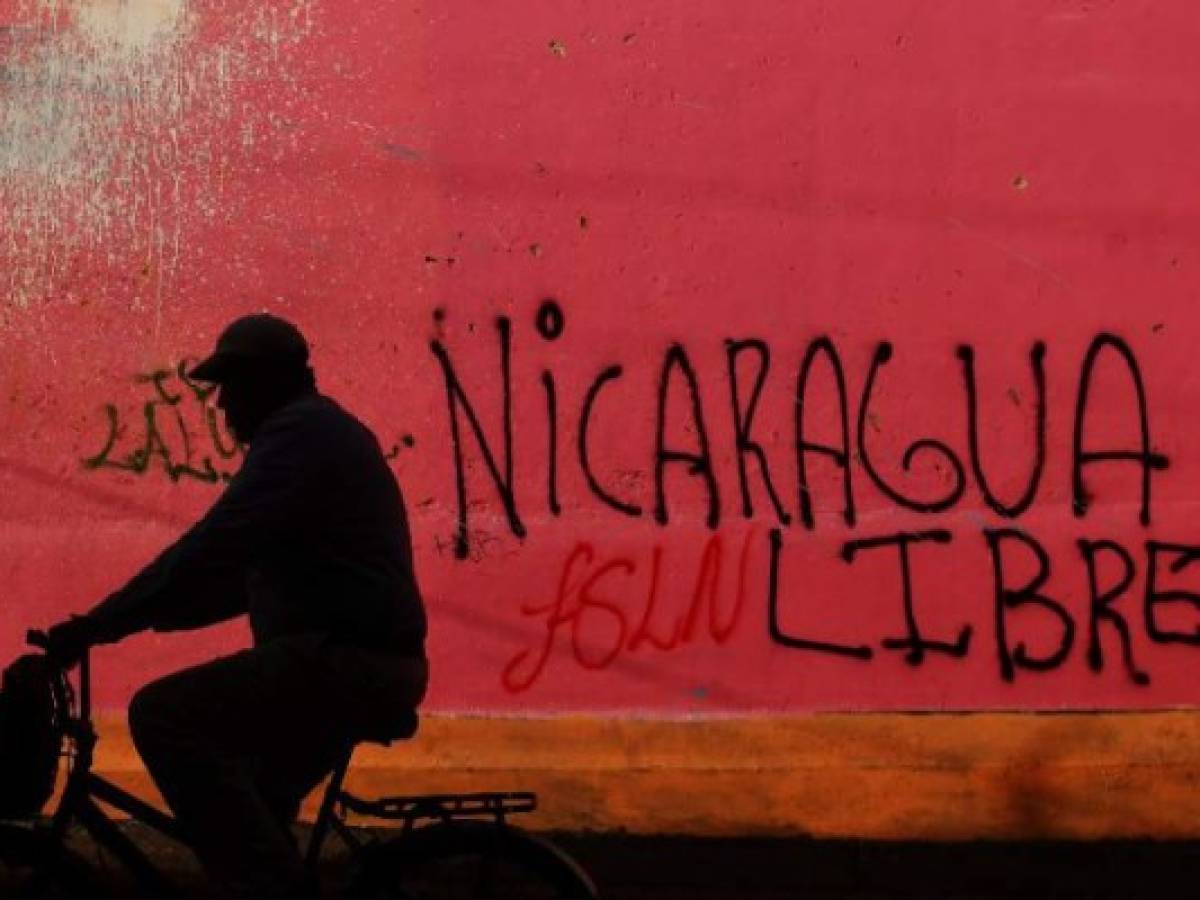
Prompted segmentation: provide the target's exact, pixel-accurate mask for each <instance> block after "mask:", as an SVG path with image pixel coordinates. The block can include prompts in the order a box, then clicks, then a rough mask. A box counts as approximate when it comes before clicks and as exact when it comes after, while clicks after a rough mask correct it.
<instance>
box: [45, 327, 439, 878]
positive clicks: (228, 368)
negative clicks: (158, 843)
mask: <svg viewBox="0 0 1200 900" xmlns="http://www.w3.org/2000/svg"><path fill="white" fill-rule="evenodd" d="M189 376H190V377H191V378H193V379H196V380H199V381H207V382H213V383H215V384H217V385H218V386H219V393H218V399H217V405H218V407H219V408H220V409H221V410H222V412H223V413H224V415H225V421H226V424H227V425H228V427H229V429H230V430H231V431H232V433H233V435H234V437H236V438H237V439H238V440H239V441H240V442H242V443H245V444H247V445H248V450H247V453H246V457H245V461H244V463H243V465H242V467H241V470H240V471H239V472H238V473H237V474H236V475H235V476H234V478H233V479H232V480H231V481H230V483H229V485H228V487H227V488H226V490H225V491H224V493H223V494H222V496H221V497H220V499H218V500H217V502H216V503H215V504H214V505H213V506H212V508H211V509H209V511H208V512H207V513H206V514H205V515H204V516H203V517H202V518H201V519H200V520H199V521H198V522H197V523H196V524H195V525H193V526H192V527H191V528H190V529H189V530H188V531H187V532H186V533H185V534H184V535H183V536H182V537H181V538H180V539H179V540H178V541H176V542H175V543H174V544H172V545H171V546H170V547H168V548H167V549H166V550H165V551H163V553H162V554H160V555H159V557H158V558H157V559H155V560H154V561H153V562H152V563H150V564H149V565H148V566H146V568H145V569H143V570H142V571H141V572H140V573H139V574H137V575H136V576H135V577H134V578H133V579H131V580H130V581H129V582H128V583H127V584H126V585H125V586H124V587H123V588H121V589H120V590H118V591H116V592H115V593H113V594H111V595H110V596H109V597H108V598H107V599H105V600H104V601H103V602H101V603H100V604H99V605H97V606H96V607H94V608H93V609H92V610H90V611H89V612H88V613H87V614H85V615H82V616H76V617H72V618H70V619H68V620H67V621H65V622H62V623H60V624H58V625H56V626H54V627H53V628H51V629H50V631H49V651H50V653H51V655H52V656H54V657H56V658H57V659H59V660H60V661H62V662H64V663H66V664H68V665H69V664H73V663H74V662H75V661H76V660H78V659H79V658H80V656H81V655H82V653H83V652H84V650H85V649H86V648H87V647H89V646H91V645H94V644H106V643H113V642H116V641H119V640H121V639H122V638H124V637H126V636H128V635H130V634H134V633H136V632H139V631H143V630H146V629H154V630H155V631H180V630H186V629H193V628H201V627H203V626H205V625H211V624H214V623H217V622H221V621H225V620H227V619H230V618H233V617H234V616H237V615H240V614H242V613H248V614H249V618H250V626H251V631H252V633H253V637H254V646H253V647H252V648H250V649H246V650H242V651H240V652H237V653H234V654H232V655H229V656H224V657H221V658H218V659H215V660H213V661H211V662H207V663H204V664H201V665H197V666H193V667H191V668H187V669H184V670H182V671H179V672H176V673H174V674H172V675H168V676H167V677H165V678H162V679H160V680H158V681H155V682H153V683H151V684H148V685H146V686H145V687H143V688H142V689H141V690H140V691H138V692H137V694H136V695H135V696H134V697H133V699H132V701H131V702H130V705H129V726H130V731H131V733H132V736H133V740H134V744H135V745H136V747H137V749H138V752H139V753H140V754H141V756H142V758H143V760H144V761H145V763H146V767H147V768H148V770H149V771H150V774H151V776H152V777H153V778H154V781H155V783H156V784H157V786H158V788H159V790H160V791H161V792H162V795H163V797H164V798H165V799H166V801H167V803H168V804H169V805H170V807H171V809H172V810H173V811H174V813H175V814H176V816H177V818H178V820H179V822H180V824H181V826H182V827H183V829H184V830H185V833H186V834H187V835H188V837H189V839H190V841H191V843H192V845H193V846H194V847H195V849H196V852H197V854H198V856H199V857H200V860H201V862H202V863H203V864H204V865H205V867H206V869H207V870H208V871H209V872H210V873H211V874H212V875H213V876H214V878H215V879H217V880H218V881H220V882H221V883H222V884H223V885H224V886H225V888H226V890H227V891H228V892H229V895H230V896H231V897H237V898H251V897H252V898H255V900H276V898H278V900H292V898H308V897H312V896H315V894H314V893H313V891H314V890H315V888H314V887H313V886H312V885H309V884H306V882H305V876H304V868H303V865H302V862H301V859H300V855H299V852H298V850H297V848H296V845H295V843H294V840H293V837H292V833H291V824H292V822H293V820H294V819H295V816H296V813H297V811H298V809H299V804H300V801H301V800H302V799H303V798H304V796H305V795H306V794H307V793H308V792H309V791H310V790H311V789H312V788H313V787H315V786H316V785H317V784H318V783H319V782H320V781H321V779H322V778H323V777H324V776H325V775H326V774H328V773H329V772H330V771H331V770H332V769H333V768H334V766H335V765H336V764H337V762H338V759H339V758H340V756H341V755H342V754H343V753H344V752H345V750H346V748H347V747H348V746H349V745H351V744H353V743H354V742H356V741H358V740H362V739H375V740H387V739H389V738H393V737H399V736H403V735H404V734H405V733H406V731H407V730H408V729H409V728H410V727H411V722H412V712H413V710H414V709H415V708H416V706H417V705H418V704H419V703H420V701H421V699H422V698H423V697H424V694H425V687H426V683H427V678H428V666H427V663H426V657H425V634H426V621H425V611H424V605H423V603H422V600H421V595H420V591H419V589H418V587H417V582H416V578H415V575H414V571H413V559H412V546H411V539H410V536H409V530H408V521H407V517H406V514H405V510H404V503H403V499H402V497H401V494H400V490H399V487H398V485H397V484H396V480H395V478H394V476H393V475H392V472H391V470H390V469H389V468H388V465H387V462H386V461H385V459H384V457H383V454H382V453H381V451H380V448H379V444H378V442H377V441H376V440H375V438H374V436H373V435H372V434H371V433H370V431H368V429H367V428H366V427H365V426H364V425H363V424H362V423H360V422H359V421H358V420H357V419H356V418H355V417H354V416H352V415H350V414H349V413H347V412H346V411H345V410H343V409H342V408H341V407H340V406H338V405H337V404H336V403H335V402H334V401H333V400H331V399H329V398H327V397H325V396H323V395H321V394H320V393H318V392H317V389H316V381H315V378H314V375H313V371H312V369H311V368H310V367H309V364H308V345H307V343H306V342H305V340H304V338H303V336H302V335H301V334H300V332H299V331H298V330H297V329H296V328H295V326H293V325H292V324H290V323H289V322H286V321H284V320H283V319H280V318H278V317H275V316H271V315H267V314H261V315H252V316H246V317H243V318H241V319H238V320H236V321H235V322H233V323H232V324H231V325H229V326H228V327H227V328H226V329H225V331H223V332H222V334H221V335H220V337H219V338H218V340H217V345H216V350H215V351H214V352H213V354H212V355H211V356H210V357H209V358H208V359H206V360H204V361H203V362H201V363H200V364H199V365H198V366H196V367H195V368H194V369H192V371H191V372H190V373H189Z"/></svg>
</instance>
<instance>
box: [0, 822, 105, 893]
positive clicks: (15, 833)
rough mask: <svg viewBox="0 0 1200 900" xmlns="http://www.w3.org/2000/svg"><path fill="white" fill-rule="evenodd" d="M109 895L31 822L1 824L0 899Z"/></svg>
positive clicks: (81, 863)
mask: <svg viewBox="0 0 1200 900" xmlns="http://www.w3.org/2000/svg"><path fill="white" fill-rule="evenodd" d="M107 896H108V893H107V891H105V890H104V889H103V888H102V887H101V886H100V885H99V884H97V883H96V882H95V879H94V878H93V877H92V874H91V872H90V870H89V869H88V867H87V864H86V863H84V861H83V860H82V859H80V858H79V856H78V855H76V854H75V853H73V852H72V851H70V850H68V849H67V848H66V847H61V846H58V847H56V846H55V844H54V842H53V841H52V840H50V838H49V835H48V834H47V833H46V832H45V831H43V830H41V829H39V828H37V827H36V826H35V825H33V824H32V823H28V824H26V823H23V822H6V823H0V897H12V898H14V900H16V898H19V900H100V898H104V897H107Z"/></svg>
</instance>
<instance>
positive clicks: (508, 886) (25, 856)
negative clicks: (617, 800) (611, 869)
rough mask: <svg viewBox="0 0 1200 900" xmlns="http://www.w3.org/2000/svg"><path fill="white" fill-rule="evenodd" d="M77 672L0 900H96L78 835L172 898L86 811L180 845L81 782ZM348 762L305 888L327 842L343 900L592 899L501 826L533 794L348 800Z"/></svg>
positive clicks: (119, 798) (152, 820)
mask: <svg viewBox="0 0 1200 900" xmlns="http://www.w3.org/2000/svg"><path fill="white" fill-rule="evenodd" d="M27 639H28V642H29V643H30V644H31V645H32V646H35V647H40V648H42V649H45V646H46V639H45V635H44V634H42V633H41V632H35V631H31V632H29V634H28V635H27ZM78 671H79V674H78V693H76V691H75V690H74V689H73V687H72V685H71V681H70V678H69V677H68V674H67V672H65V671H63V670H61V669H60V670H58V671H57V673H56V676H55V685H54V692H55V701H56V704H57V705H58V707H59V708H60V709H61V710H63V711H64V716H63V742H62V749H61V751H60V753H61V755H62V756H65V757H66V758H67V760H68V762H67V765H68V770H67V777H66V780H65V785H64V787H63V790H62V794H61V799H60V801H59V805H58V807H57V809H55V811H54V812H53V814H52V815H50V816H48V817H41V818H39V819H37V820H33V821H27V820H21V821H11V820H10V821H7V822H0V896H4V897H24V898H37V900H60V898H72V900H75V898H88V900H94V898H101V897H105V896H107V892H106V888H105V886H104V885H103V884H102V883H101V882H100V881H99V879H98V873H97V872H95V871H94V870H93V869H92V867H90V866H89V865H88V864H87V863H86V862H85V861H84V859H83V858H82V857H81V856H80V855H79V854H77V853H75V852H74V851H73V850H71V849H70V848H69V847H68V846H67V838H68V833H69V832H70V830H71V829H72V827H73V826H74V825H76V824H77V825H79V826H82V828H83V830H84V831H85V832H86V833H87V834H88V835H90V837H91V838H92V839H93V840H94V841H95V842H96V843H97V845H99V846H101V847H104V848H106V849H107V850H108V851H110V852H111V853H112V855H113V856H114V857H115V858H116V860H117V861H118V862H119V863H121V864H122V865H123V867H124V869H125V870H126V871H127V872H128V873H129V874H131V875H132V876H133V878H134V881H135V885H136V887H137V888H138V890H139V891H140V892H141V893H142V894H143V895H144V896H146V897H152V898H154V900H169V898H176V897H181V896H183V894H182V892H181V890H180V889H179V887H178V886H177V885H173V884H172V883H171V880H170V879H169V878H168V876H167V875H165V874H164V873H163V872H161V871H160V870H159V869H158V868H157V867H156V866H155V864H154V863H153V862H152V861H151V859H150V857H149V856H148V855H147V854H146V853H145V852H143V850H142V849H141V848H139V847H138V845H137V843H136V842H135V841H134V840H133V839H131V838H130V837H129V836H128V835H126V834H124V833H123V832H122V831H121V829H120V828H119V827H118V826H117V824H116V823H115V822H114V821H113V819H111V818H110V817H109V816H108V815H107V814H106V813H105V812H104V810H103V809H101V807H100V806H99V805H98V804H97V802H96V801H101V802H103V803H104V804H106V805H108V806H111V807H113V808H115V809H117V810H120V811H122V812H124V813H126V814H127V815H128V816H130V817H131V819H133V820H135V821H137V822H140V823H142V824H144V825H146V826H148V827H149V828H151V829H152V830H153V831H156V832H158V833H160V834H163V835H166V836H167V837H169V838H171V839H173V840H174V841H177V842H179V843H181V844H183V845H185V846H186V844H187V840H186V837H185V836H184V835H183V834H181V832H180V829H179V826H178V823H177V822H176V821H175V820H174V819H173V818H172V817H171V816H170V815H168V814H166V813H163V812H161V811H159V810H158V809H156V808H155V807H153V806H151V805H150V804H149V803H147V802H145V801H144V800H141V799H140V798H138V797H136V796H134V795H133V794H131V793H129V792H127V791H125V790H123V789H122V788H120V787H118V786H117V785H115V784H113V783H112V782H111V781H108V780H107V779H105V778H103V777H102V776H100V775H97V774H96V773H94V772H92V771H91V768H92V761H93V755H94V750H95V746H96V743H97V741H98V736H97V734H96V730H95V727H94V726H93V724H92V718H91V666H90V659H89V656H88V654H86V653H85V654H84V656H83V658H82V659H81V661H80V664H79V670H78ZM76 698H78V702H76ZM416 725H417V719H416V714H415V713H414V714H413V717H412V722H411V728H410V729H408V731H409V733H408V734H407V735H406V736H407V737H411V736H412V733H415V731H416ZM353 752H354V744H351V745H350V746H349V747H348V748H347V750H346V752H345V754H344V756H343V757H342V759H341V761H340V762H339V764H338V766H337V768H336V769H335V770H334V772H333V774H332V776H331V777H330V779H329V782H328V783H327V785H326V787H325V790H324V795H323V796H322V799H321V803H320V806H319V811H318V814H317V818H316V821H315V823H314V824H313V827H312V831H311V834H310V837H309V840H308V844H307V846H306V848H305V852H304V861H305V866H306V868H307V869H308V872H309V876H310V878H312V879H313V880H314V883H317V882H318V881H319V880H320V872H319V869H318V863H319V862H320V860H321V858H322V857H321V853H322V850H323V848H324V845H325V841H326V839H327V838H328V837H329V836H330V834H333V835H336V836H337V837H338V838H340V840H341V841H342V842H343V844H344V846H345V849H346V850H347V856H348V864H349V866H350V871H349V877H348V878H347V879H346V881H347V883H348V889H347V891H346V894H345V896H346V897H347V898H348V900H400V898H403V900H424V898H429V900H433V898H437V900H442V898H459V897H463V898H465V897H488V898H502V897H504V898H507V897H512V898H518V897H519V898H522V900H525V898H528V900H536V898H545V900H595V898H597V896H598V895H597V891H596V888H595V885H594V884H593V883H592V881H591V879H590V878H589V877H588V875H587V873H586V872H584V871H583V869H582V868H581V867H580V866H579V864H578V863H576V862H575V861H574V860H573V859H572V858H571V857H570V856H569V855H567V853H565V852H564V851H563V850H562V849H561V848H559V847H557V846H556V845H554V844H553V843H552V842H550V841H549V840H547V839H546V838H544V837H541V836H539V835H535V834H533V833H531V832H528V831H525V830H524V829H522V828H520V827H518V826H516V825H513V824H511V823H510V822H509V818H510V817H511V816H514V815H518V814H522V813H528V812H532V811H533V810H534V809H536V807H537V797H536V795H535V794H533V793H529V792H501V793H473V794H430V795H420V796H409V797H382V798H377V799H367V798H363V797H356V796H354V795H353V794H351V793H349V792H348V791H347V790H345V788H344V779H345V775H346V770H347V769H348V768H349V764H350V758H351V755H352V754H353ZM350 813H355V814H357V815H361V816H366V817H370V818H372V819H379V820H384V821H390V822H397V823H400V827H399V828H398V829H387V831H388V832H389V834H388V835H387V836H386V837H379V836H377V835H376V836H370V835H368V836H367V837H364V836H363V835H362V834H360V833H356V831H355V829H354V828H352V827H351V826H350V825H349V824H348V822H347V818H348V815H349V814H350Z"/></svg>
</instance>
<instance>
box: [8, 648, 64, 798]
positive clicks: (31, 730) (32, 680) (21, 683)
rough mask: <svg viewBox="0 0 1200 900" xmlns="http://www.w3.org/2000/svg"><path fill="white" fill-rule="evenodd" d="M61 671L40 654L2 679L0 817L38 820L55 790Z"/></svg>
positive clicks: (19, 661)
mask: <svg viewBox="0 0 1200 900" xmlns="http://www.w3.org/2000/svg"><path fill="white" fill-rule="evenodd" d="M65 704H66V701H65V696H64V692H63V687H62V675H61V670H60V669H59V668H58V667H57V666H55V665H54V664H53V663H51V662H50V661H49V660H48V659H47V658H46V657H45V656H44V655H43V654H41V653H28V654H26V655H24V656H22V657H19V658H18V659H17V660H16V661H15V662H13V663H12V665H10V666H9V667H8V668H7V669H5V670H4V674H3V677H2V680H0V819H16V818H27V817H30V816H36V815H37V814H38V813H39V812H41V809H42V807H43V806H45V805H46V801H47V800H49V799H50V795H51V794H52V793H53V791H54V778H55V776H56V775H57V773H58V757H59V753H60V750H61V749H62V738H63V719H64V716H65V713H66V709H65Z"/></svg>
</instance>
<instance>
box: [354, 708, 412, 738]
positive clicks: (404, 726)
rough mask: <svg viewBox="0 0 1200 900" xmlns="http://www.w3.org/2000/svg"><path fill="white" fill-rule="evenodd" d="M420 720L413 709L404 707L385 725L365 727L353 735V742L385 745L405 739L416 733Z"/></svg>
mask: <svg viewBox="0 0 1200 900" xmlns="http://www.w3.org/2000/svg"><path fill="white" fill-rule="evenodd" d="M420 722H421V717H420V716H419V715H418V714H417V711H416V710H415V709H406V710H403V711H402V712H401V713H400V714H399V715H398V716H397V717H396V718H395V719H394V720H392V721H391V722H388V723H387V724H386V725H381V726H380V727H378V728H372V729H367V730H365V731H363V732H360V733H359V734H357V735H355V743H358V742H359V741H366V742H367V743H370V744H383V745H384V746H385V747H386V746H387V745H388V744H390V743H391V742H392V741H406V740H408V739H409V738H411V737H412V736H413V735H414V734H416V733H417V727H418V726H419V725H420Z"/></svg>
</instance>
